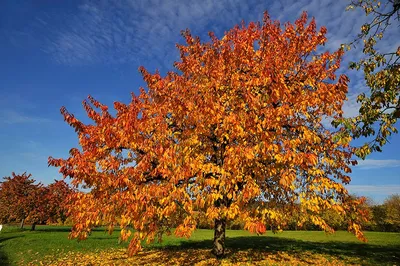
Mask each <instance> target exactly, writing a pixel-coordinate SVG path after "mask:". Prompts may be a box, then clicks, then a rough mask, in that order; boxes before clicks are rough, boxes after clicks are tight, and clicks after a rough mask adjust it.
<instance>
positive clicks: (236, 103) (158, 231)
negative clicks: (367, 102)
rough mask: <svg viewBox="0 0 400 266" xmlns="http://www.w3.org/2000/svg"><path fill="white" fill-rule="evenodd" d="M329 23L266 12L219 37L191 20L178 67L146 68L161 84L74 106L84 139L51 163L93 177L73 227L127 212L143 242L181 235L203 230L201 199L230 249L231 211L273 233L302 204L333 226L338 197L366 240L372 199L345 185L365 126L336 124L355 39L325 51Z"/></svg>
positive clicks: (84, 231) (81, 180) (134, 244)
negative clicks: (357, 134) (353, 129)
mask: <svg viewBox="0 0 400 266" xmlns="http://www.w3.org/2000/svg"><path fill="white" fill-rule="evenodd" d="M325 33H326V29H325V28H321V29H320V30H319V31H317V28H316V23H315V21H314V20H312V21H311V22H309V23H308V19H307V15H306V14H305V13H303V15H302V16H301V18H299V19H298V20H296V22H295V23H294V24H290V23H286V24H285V27H284V28H281V26H280V24H279V23H278V22H276V21H272V20H271V19H270V18H269V16H268V14H267V13H265V16H264V20H263V23H262V24H261V23H250V24H249V25H248V26H245V25H244V24H243V25H242V26H241V27H240V26H237V27H235V28H233V29H232V30H230V31H229V32H227V33H226V34H225V36H224V37H223V38H221V39H218V38H217V37H216V36H215V35H214V34H212V33H210V36H211V41H209V42H206V43H201V42H200V39H199V38H196V37H193V36H192V35H191V34H190V32H189V31H185V32H184V33H183V36H184V37H185V39H186V44H185V45H178V48H179V51H180V54H181V60H180V62H176V63H175V67H176V68H177V71H176V72H169V73H168V74H167V75H166V76H165V77H162V76H161V75H160V74H159V73H155V74H151V73H149V72H147V71H146V70H145V69H144V68H141V72H142V74H143V77H144V80H145V82H146V83H147V86H148V91H145V90H144V89H142V90H141V93H140V95H139V96H136V95H133V96H132V101H131V103H130V104H129V105H125V104H122V103H119V102H116V103H115V104H114V107H115V109H116V110H117V113H116V115H115V116H112V115H111V114H110V113H109V112H108V107H107V106H105V105H103V104H101V103H99V102H98V101H96V100H95V99H93V98H92V97H89V101H85V102H84V108H85V109H86V111H87V114H88V116H89V117H90V118H91V119H92V120H93V123H92V124H87V125H86V124H84V123H82V122H81V121H79V120H78V119H76V118H75V117H74V116H73V115H72V114H70V113H68V112H67V110H66V109H65V108H62V109H61V112H62V114H63V115H64V119H65V120H66V122H67V123H68V124H69V125H71V126H72V127H74V128H75V130H76V132H77V134H78V137H79V144H80V146H81V149H76V148H73V149H71V150H70V156H69V157H68V158H66V159H55V158H49V164H50V165H53V166H56V167H60V172H61V173H63V175H64V176H65V177H67V176H69V177H71V178H72V183H73V184H75V185H78V184H83V185H85V186H87V187H89V188H91V191H90V192H89V193H86V194H82V193H77V194H76V200H75V201H74V203H73V204H74V206H73V207H72V208H71V213H72V215H71V216H72V218H73V219H74V222H75V226H74V230H73V232H72V235H71V236H73V237H79V238H85V237H86V236H87V235H88V232H89V231H90V228H91V227H92V226H95V225H96V224H98V223H99V221H102V222H105V223H107V224H108V225H110V228H111V229H112V227H113V225H116V224H117V223H118V224H120V226H121V228H122V230H121V239H122V240H127V239H128V238H129V237H130V235H131V234H132V233H133V234H134V236H133V238H132V240H131V242H130V245H129V251H130V254H133V253H135V252H138V251H139V250H140V249H141V243H142V240H145V239H147V241H148V242H151V241H153V240H154V239H155V238H156V237H159V238H161V236H162V235H163V233H169V232H170V229H171V227H172V226H175V225H177V226H176V230H175V234H176V235H177V236H181V237H189V236H190V235H191V234H192V232H193V231H194V230H195V228H196V226H197V224H198V219H199V215H198V213H199V212H201V213H203V214H205V216H206V218H207V221H208V222H209V223H210V224H212V225H213V226H214V241H213V253H214V254H215V255H216V256H217V257H220V256H223V255H224V252H225V229H226V226H227V223H228V222H229V221H232V220H235V219H237V218H240V220H241V221H243V222H244V227H245V229H247V230H249V231H251V232H254V233H258V234H262V233H264V232H265V231H266V228H267V226H268V227H272V228H274V230H280V229H281V228H283V227H284V226H285V225H286V224H287V223H288V221H289V220H290V217H291V214H292V213H299V214H300V216H301V218H302V219H303V220H304V219H308V220H310V221H311V222H312V223H313V224H315V225H316V226H318V227H319V228H322V229H323V230H326V231H329V232H332V231H333V229H332V228H331V227H330V226H329V224H328V223H327V221H326V220H325V219H324V218H323V217H322V216H321V214H322V213H323V211H324V210H326V209H331V210H333V211H335V212H338V213H340V214H342V215H344V216H345V219H346V223H347V227H348V229H349V230H350V231H352V232H353V233H354V234H356V235H357V237H359V238H360V239H364V238H363V234H362V232H361V228H360V220H361V219H363V216H362V213H360V212H358V208H357V206H358V205H359V204H360V201H359V200H354V199H352V198H351V197H349V195H348V192H347V190H346V188H345V186H344V184H348V183H349V182H350V177H349V176H348V173H349V172H351V169H350V167H349V166H350V165H351V164H355V163H356V162H355V161H353V160H352V159H351V158H352V149H351V147H350V146H349V143H350V141H351V139H350V138H348V136H345V135H344V134H343V131H342V130H339V131H334V130H329V128H325V126H324V124H323V123H322V120H323V119H324V118H326V117H333V118H336V117H339V116H341V115H342V110H341V107H342V104H343V102H344V100H345V99H346V93H347V90H348V88H347V83H348V78H347V77H346V76H345V75H341V76H340V77H337V76H336V75H335V72H336V70H337V69H338V68H339V65H340V60H341V56H342V54H343V51H342V50H339V51H336V52H334V53H329V52H324V53H319V52H317V51H319V50H318V46H320V45H322V44H324V43H325V42H326V37H325ZM96 108H99V109H100V110H101V111H97V110H96ZM300 222H301V221H300ZM132 228H133V229H134V231H132Z"/></svg>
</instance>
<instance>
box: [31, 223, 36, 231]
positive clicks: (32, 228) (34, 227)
mask: <svg viewBox="0 0 400 266" xmlns="http://www.w3.org/2000/svg"><path fill="white" fill-rule="evenodd" d="M35 229H36V223H33V224H32V227H31V231H35Z"/></svg>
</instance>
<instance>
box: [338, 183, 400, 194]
mask: <svg viewBox="0 0 400 266" xmlns="http://www.w3.org/2000/svg"><path fill="white" fill-rule="evenodd" d="M346 188H347V189H348V190H349V191H350V192H351V193H357V194H363V193H365V194H369V193H373V194H375V195H392V194H398V193H400V185H376V186H374V185H348V186H346Z"/></svg>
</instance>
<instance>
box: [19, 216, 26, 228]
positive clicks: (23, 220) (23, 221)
mask: <svg viewBox="0 0 400 266" xmlns="http://www.w3.org/2000/svg"><path fill="white" fill-rule="evenodd" d="M24 223H25V218H23V219H22V220H21V226H20V228H21V229H24Z"/></svg>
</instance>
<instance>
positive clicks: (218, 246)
mask: <svg viewBox="0 0 400 266" xmlns="http://www.w3.org/2000/svg"><path fill="white" fill-rule="evenodd" d="M225 229H226V219H225V218H223V219H222V218H221V219H215V224H214V244H213V250H212V253H213V254H214V255H215V256H216V257H217V258H222V257H223V256H224V254H225Z"/></svg>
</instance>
